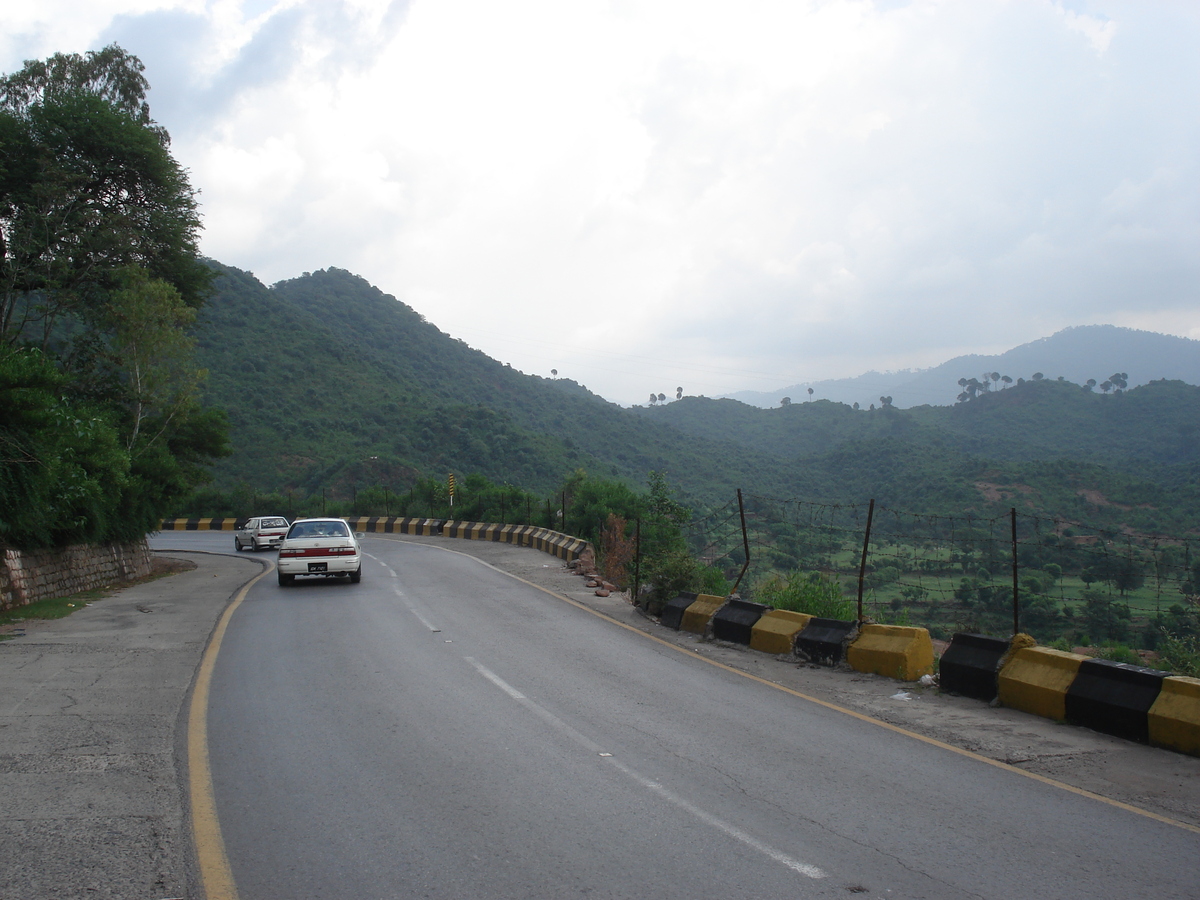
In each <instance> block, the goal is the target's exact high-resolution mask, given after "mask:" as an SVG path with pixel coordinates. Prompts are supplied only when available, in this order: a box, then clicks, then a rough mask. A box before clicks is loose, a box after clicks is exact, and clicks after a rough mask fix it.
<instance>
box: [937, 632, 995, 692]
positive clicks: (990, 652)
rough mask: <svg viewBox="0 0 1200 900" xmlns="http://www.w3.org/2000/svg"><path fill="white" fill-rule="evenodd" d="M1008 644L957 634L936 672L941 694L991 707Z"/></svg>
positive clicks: (979, 635)
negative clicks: (957, 695)
mask: <svg viewBox="0 0 1200 900" xmlns="http://www.w3.org/2000/svg"><path fill="white" fill-rule="evenodd" d="M1008 646H1009V642H1008V641H1007V640H1005V639H1004V638H995V637H989V636H988V635H986V634H967V633H959V634H956V635H954V637H953V638H952V639H951V640H950V646H949V647H947V648H946V652H945V653H943V654H942V661H941V664H940V666H939V668H938V684H939V685H940V686H941V689H942V690H943V691H949V692H950V693H953V694H962V695H963V696H964V697H973V698H974V699H976V700H982V701H984V702H985V703H990V702H991V701H992V700H995V699H996V694H997V692H998V691H999V685H998V683H997V676H998V675H999V673H1000V661H1001V660H1002V659H1003V658H1004V654H1005V653H1007V652H1008Z"/></svg>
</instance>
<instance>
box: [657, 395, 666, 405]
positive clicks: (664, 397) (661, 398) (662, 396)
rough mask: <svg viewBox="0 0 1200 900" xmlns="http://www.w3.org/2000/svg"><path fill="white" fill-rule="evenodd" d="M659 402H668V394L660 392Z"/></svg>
mask: <svg viewBox="0 0 1200 900" xmlns="http://www.w3.org/2000/svg"><path fill="white" fill-rule="evenodd" d="M658 402H659V403H666V402H667V395H666V394H659V395H658Z"/></svg>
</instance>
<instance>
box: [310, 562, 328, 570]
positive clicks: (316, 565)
mask: <svg viewBox="0 0 1200 900" xmlns="http://www.w3.org/2000/svg"><path fill="white" fill-rule="evenodd" d="M308 571H310V572H328V571H329V563H309V564H308Z"/></svg>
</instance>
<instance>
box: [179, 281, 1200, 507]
mask: <svg viewBox="0 0 1200 900" xmlns="http://www.w3.org/2000/svg"><path fill="white" fill-rule="evenodd" d="M217 268H218V271H219V273H220V274H219V277H218V279H217V282H216V284H217V290H216V293H215V295H214V296H213V297H212V298H211V299H210V301H209V303H208V304H207V306H206V307H205V309H204V311H203V313H202V319H201V322H200V323H199V325H198V328H197V339H198V346H199V352H200V361H201V364H202V365H203V366H205V367H206V368H207V369H208V370H209V372H210V377H209V384H208V389H207V390H208V397H207V400H208V402H209V403H211V404H213V405H216V406H220V407H222V408H224V409H225V410H227V412H228V414H229V417H230V422H231V426H232V437H233V443H234V447H235V452H234V454H233V456H231V457H230V458H229V459H227V460H224V461H222V462H221V463H220V464H219V465H218V466H217V467H216V469H215V470H214V477H215V482H216V486H217V487H219V488H224V489H228V488H230V487H232V486H234V485H236V484H239V483H243V484H248V485H251V486H253V488H254V489H256V490H258V491H264V492H265V491H279V490H285V489H291V490H297V491H304V492H310V493H311V492H318V491H320V490H322V489H325V490H327V491H329V492H331V493H332V494H334V495H338V494H341V495H348V494H349V493H350V491H351V490H353V489H356V488H362V487H366V486H370V485H375V484H380V485H386V486H388V487H389V488H391V489H392V490H393V491H404V490H407V489H408V488H409V487H410V486H411V485H412V484H413V482H414V481H415V480H417V479H418V478H419V477H437V478H442V477H444V476H445V473H447V472H455V473H458V474H460V475H462V474H468V473H478V474H480V475H483V476H484V477H486V478H487V479H489V480H490V481H492V482H494V483H497V484H503V483H509V484H512V485H515V486H518V487H520V488H523V489H525V490H528V491H531V492H534V493H538V494H541V495H548V494H550V493H553V492H554V491H556V490H557V489H558V488H559V487H560V486H561V484H562V482H563V481H564V480H565V479H566V478H568V477H569V476H570V475H571V474H572V473H573V472H575V471H576V470H578V469H581V468H582V469H585V470H586V471H587V472H589V473H590V474H592V475H595V476H599V477H603V478H611V479H614V480H619V481H624V482H627V483H629V484H631V485H634V486H641V485H644V484H645V480H646V477H647V474H648V473H649V472H650V471H662V472H665V473H667V474H668V477H669V479H670V481H671V483H672V484H674V485H677V486H678V487H679V488H680V489H681V491H682V494H683V497H684V499H685V500H687V501H688V502H693V503H699V504H719V503H724V502H727V501H728V500H729V499H731V498H732V497H733V496H734V492H735V490H736V489H737V488H739V487H741V488H744V489H746V490H747V491H752V492H754V493H757V494H760V495H764V496H775V497H795V498H802V499H806V500H812V501H819V502H827V503H862V502H864V501H865V500H866V499H868V498H872V497H873V498H875V499H876V500H877V501H878V502H879V503H880V504H883V505H889V506H892V507H895V508H902V509H907V510H912V511H919V512H961V511H964V510H978V511H981V512H983V511H985V510H989V509H990V510H996V509H1000V508H1003V507H1005V506H1006V505H1013V504H1015V503H1016V502H1018V500H1019V502H1020V503H1021V504H1023V505H1024V506H1027V507H1032V508H1034V509H1037V510H1039V511H1043V512H1048V513H1052V514H1056V515H1063V516H1068V517H1076V518H1083V519H1087V520H1089V521H1096V522H1105V523H1112V522H1123V523H1127V524H1131V525H1133V526H1134V527H1139V528H1151V527H1153V528H1161V529H1173V530H1178V529H1187V528H1191V527H1193V525H1194V522H1193V519H1192V518H1191V513H1190V509H1192V508H1194V505H1192V506H1189V504H1194V502H1195V500H1196V498H1197V493H1198V489H1197V473H1198V472H1200V447H1198V446H1197V443H1196V441H1195V436H1196V430H1197V423H1200V388H1196V387H1193V386H1191V385H1187V384H1183V383H1182V382H1173V381H1159V382H1153V383H1151V384H1147V385H1143V386H1141V387H1138V388H1135V389H1132V390H1128V391H1125V392H1122V393H1117V394H1113V395H1107V396H1102V395H1100V394H1096V393H1093V392H1089V391H1086V390H1084V389H1082V388H1080V387H1079V386H1078V385H1074V384H1071V383H1069V382H1062V381H1051V380H1043V381H1037V382H1033V381H1030V382H1026V383H1024V384H1019V385H1015V386H1012V387H1009V388H1007V389H1005V390H997V391H991V392H989V393H986V394H983V395H981V396H979V397H977V398H976V399H974V400H971V401H969V402H966V403H961V404H959V405H957V406H954V407H929V406H924V407H917V408H914V409H909V410H900V409H892V408H880V409H873V410H855V409H852V408H851V407H849V406H846V405H845V404H841V403H833V402H830V401H824V400H818V401H814V402H807V403H794V404H792V405H790V406H786V407H776V408H773V409H759V408H757V407H751V406H747V405H745V404H742V403H739V402H737V401H734V400H712V399H707V398H703V397H685V398H683V399H682V400H679V401H676V402H671V403H666V404H662V405H655V406H650V407H634V408H632V409H624V408H621V407H619V406H616V405H615V404H612V403H609V402H607V401H605V400H604V399H603V398H601V397H598V396H596V395H595V394H593V393H591V392H589V391H587V390H586V389H585V388H583V387H582V386H580V385H578V384H576V383H574V382H572V381H568V380H565V379H546V378H541V377H539V376H532V375H525V374H523V373H521V372H519V371H517V370H515V369H512V368H511V367H509V366H507V365H503V364H501V363H499V362H497V361H495V360H493V359H491V358H489V357H487V356H486V355H484V354H482V353H480V352H479V351H476V350H473V349H471V348H470V347H468V346H467V345H466V344H464V343H463V342H462V341H460V340H457V339H455V338H452V337H451V336H449V335H447V334H445V333H443V332H441V331H439V330H438V329H437V328H435V327H434V326H433V325H430V324H429V323H428V322H426V321H424V319H423V318H422V317H421V316H420V315H419V314H418V313H416V312H415V311H414V310H412V309H411V308H409V307H408V306H406V305H405V304H403V303H401V302H400V301H398V300H396V299H395V298H394V297H391V296H389V295H387V294H384V293H383V292H382V291H380V290H378V289H377V288H375V287H372V286H371V285H370V284H368V283H367V282H366V281H365V280H363V279H362V278H359V277H357V276H355V275H352V274H350V273H348V272H344V271H340V270H337V269H328V270H324V271H319V272H314V273H312V274H306V275H304V276H302V277H300V278H295V279H291V280H288V281H284V282H281V283H279V284H276V285H274V286H273V287H270V288H268V287H266V286H264V285H262V284H261V283H260V282H258V281H257V280H256V279H254V278H253V277H252V276H251V275H249V274H247V273H245V272H240V271H238V270H236V269H231V268H228V267H223V266H217Z"/></svg>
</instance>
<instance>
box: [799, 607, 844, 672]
mask: <svg viewBox="0 0 1200 900" xmlns="http://www.w3.org/2000/svg"><path fill="white" fill-rule="evenodd" d="M857 630H858V623H857V622H843V621H841V620H840V619H822V618H819V617H815V616H814V617H813V618H812V619H810V620H809V622H808V624H807V625H806V626H804V630H803V631H801V632H800V633H799V634H798V635H796V655H797V656H805V657H807V658H808V659H810V660H812V661H813V662H815V663H824V664H825V665H829V666H835V665H837V664H838V663H839V662H841V661H842V656H843V654H844V653H845V647H846V645H847V644H848V643H849V642H850V640H851V639H852V638H853V636H854V633H855V632H856V631H857Z"/></svg>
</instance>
